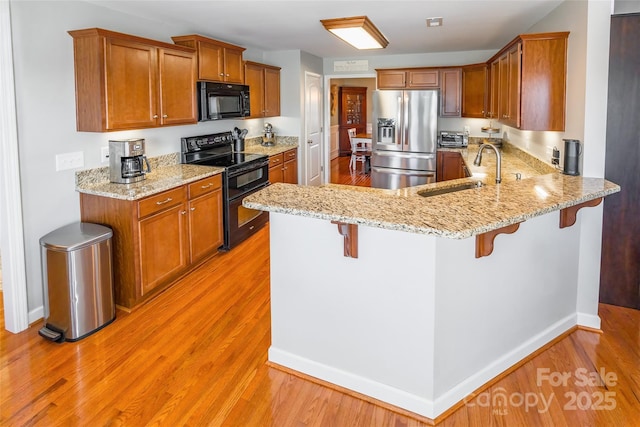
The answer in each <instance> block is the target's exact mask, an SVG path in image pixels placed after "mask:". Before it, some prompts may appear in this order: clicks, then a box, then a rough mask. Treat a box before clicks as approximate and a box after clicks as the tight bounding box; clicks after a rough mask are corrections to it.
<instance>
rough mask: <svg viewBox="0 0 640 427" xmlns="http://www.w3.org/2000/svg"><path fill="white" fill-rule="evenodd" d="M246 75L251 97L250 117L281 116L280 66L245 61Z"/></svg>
mask: <svg viewBox="0 0 640 427" xmlns="http://www.w3.org/2000/svg"><path fill="white" fill-rule="evenodd" d="M244 75H245V83H246V84H247V85H248V86H249V94H250V97H251V116H250V117H249V118H255V117H276V116H279V115H280V67H274V66H272V65H266V64H260V63H257V62H252V61H245V63H244Z"/></svg>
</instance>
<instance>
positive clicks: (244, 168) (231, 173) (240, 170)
mask: <svg viewBox="0 0 640 427" xmlns="http://www.w3.org/2000/svg"><path fill="white" fill-rule="evenodd" d="M267 165H269V159H268V158H266V159H265V160H264V161H260V162H259V163H251V164H249V165H246V166H242V167H239V168H236V169H232V170H228V169H227V173H228V174H229V178H233V177H234V176H238V175H242V174H243V173H246V172H248V171H252V170H258V169H262V168H263V167H265V166H267Z"/></svg>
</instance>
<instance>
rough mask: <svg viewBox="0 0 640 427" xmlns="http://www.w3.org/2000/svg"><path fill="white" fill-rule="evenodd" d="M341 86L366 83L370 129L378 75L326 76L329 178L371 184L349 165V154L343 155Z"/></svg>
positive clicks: (333, 181) (360, 184)
mask: <svg viewBox="0 0 640 427" xmlns="http://www.w3.org/2000/svg"><path fill="white" fill-rule="evenodd" d="M340 87H366V88H367V111H366V115H367V131H369V132H368V133H370V130H371V126H372V124H371V117H372V113H373V102H372V99H373V98H372V96H373V92H374V91H375V90H376V76H375V74H374V75H340V76H325V88H327V99H328V102H326V107H325V128H326V129H329V132H328V135H327V147H328V149H327V150H326V153H325V154H326V157H325V158H326V159H327V161H326V164H327V165H331V167H328V168H327V169H326V171H325V182H329V183H339V184H346V185H357V186H365V187H369V186H370V181H371V180H370V177H369V176H358V175H357V173H354V171H351V170H350V169H349V157H348V156H342V157H340V133H339V120H338V112H339V106H338V102H339V99H338V92H339V88H340Z"/></svg>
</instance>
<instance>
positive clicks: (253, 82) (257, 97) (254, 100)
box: [244, 63, 265, 117]
mask: <svg viewBox="0 0 640 427" xmlns="http://www.w3.org/2000/svg"><path fill="white" fill-rule="evenodd" d="M244 78H245V83H246V84H247V85H248V86H249V93H250V97H251V99H250V102H251V117H264V110H265V106H264V96H263V94H264V69H263V67H260V66H259V65H255V64H252V63H245V67H244Z"/></svg>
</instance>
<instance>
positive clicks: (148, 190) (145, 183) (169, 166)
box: [76, 153, 224, 200]
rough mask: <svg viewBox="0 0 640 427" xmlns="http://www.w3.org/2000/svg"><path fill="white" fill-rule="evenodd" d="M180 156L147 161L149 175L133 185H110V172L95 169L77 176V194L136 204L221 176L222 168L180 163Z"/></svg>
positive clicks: (105, 168)
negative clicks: (160, 194) (149, 168)
mask: <svg viewBox="0 0 640 427" xmlns="http://www.w3.org/2000/svg"><path fill="white" fill-rule="evenodd" d="M179 156H180V153H174V154H170V155H166V156H160V157H156V158H152V159H149V160H150V162H151V172H150V173H148V174H147V175H146V179H144V180H142V181H139V182H135V183H133V184H118V183H112V182H110V181H109V168H108V167H103V168H96V169H89V170H84V171H79V172H77V173H76V191H78V192H79V193H85V194H92V195H96V196H104V197H111V198H114V199H122V200H138V199H141V198H143V197H147V196H151V195H153V194H157V193H160V192H162V191H165V190H169V189H171V188H175V187H179V186H181V185H184V184H188V183H191V182H194V181H198V180H199V179H203V178H206V177H208V176H213V175H217V174H220V173H222V172H223V171H224V168H222V167H216V166H198V165H185V164H180V163H179Z"/></svg>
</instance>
